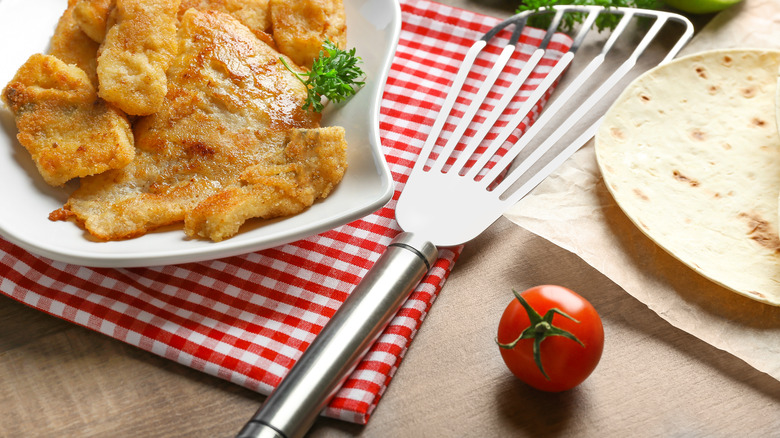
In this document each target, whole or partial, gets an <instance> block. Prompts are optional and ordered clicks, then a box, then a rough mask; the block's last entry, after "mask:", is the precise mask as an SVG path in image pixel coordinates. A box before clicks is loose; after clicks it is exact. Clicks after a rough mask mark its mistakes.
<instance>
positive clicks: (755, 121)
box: [750, 117, 766, 127]
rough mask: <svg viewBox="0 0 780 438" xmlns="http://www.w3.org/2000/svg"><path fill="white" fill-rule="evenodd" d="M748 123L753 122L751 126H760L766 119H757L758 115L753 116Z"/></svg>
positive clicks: (764, 123)
mask: <svg viewBox="0 0 780 438" xmlns="http://www.w3.org/2000/svg"><path fill="white" fill-rule="evenodd" d="M750 123H751V124H753V126H759V127H761V126H764V125H766V120H763V119H759V118H758V117H754V118H753V120H751V121H750Z"/></svg>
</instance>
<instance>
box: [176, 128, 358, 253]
mask: <svg viewBox="0 0 780 438" xmlns="http://www.w3.org/2000/svg"><path fill="white" fill-rule="evenodd" d="M346 149H347V144H346V141H345V140H344V129H343V128H341V127H327V128H319V129H301V130H293V131H290V133H289V137H288V142H287V145H286V146H285V148H284V157H283V160H282V161H283V163H281V164H276V163H273V164H262V163H261V164H258V165H255V166H250V167H248V168H246V169H245V170H244V171H243V172H242V173H241V175H240V178H239V181H238V182H236V183H234V184H231V185H230V186H227V187H225V189H224V190H221V191H219V192H218V193H216V194H214V195H212V196H209V197H208V198H206V199H204V200H203V201H201V202H200V203H199V204H198V206H197V207H195V209H194V210H193V211H191V212H189V213H188V214H187V215H186V216H185V222H184V231H185V232H186V233H187V235H189V236H199V237H205V238H209V239H211V240H214V241H220V240H223V239H225V238H228V237H231V236H233V235H235V234H236V233H238V230H239V227H240V226H241V225H242V224H243V223H244V222H245V221H246V220H247V219H250V218H266V219H269V218H275V217H281V216H290V215H293V214H296V213H300V212H301V211H303V210H304V209H306V208H307V207H309V206H310V205H312V204H313V203H314V201H316V200H317V199H318V198H325V197H327V196H328V195H329V194H330V192H331V191H332V190H333V188H334V187H335V186H336V185H337V184H338V183H339V181H341V178H342V177H343V176H344V172H345V170H346V168H347V158H346Z"/></svg>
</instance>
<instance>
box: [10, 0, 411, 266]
mask: <svg viewBox="0 0 780 438" xmlns="http://www.w3.org/2000/svg"><path fill="white" fill-rule="evenodd" d="M344 4H345V7H346V13H347V32H348V35H347V39H348V44H349V47H350V48H351V47H355V48H356V49H357V54H358V55H359V56H360V57H361V58H362V59H363V65H362V67H363V70H364V71H365V72H366V74H367V81H366V86H365V87H364V88H363V89H362V90H360V92H358V93H357V95H356V96H355V97H354V98H352V99H351V100H350V101H349V102H347V103H346V104H343V105H339V106H333V107H331V108H328V110H327V111H326V113H325V115H324V117H323V122H322V123H323V125H338V126H344V127H345V129H346V133H347V142H348V144H349V151H348V156H347V161H348V165H349V169H348V170H347V173H346V174H345V176H344V179H343V180H342V181H341V183H340V184H339V186H338V187H337V188H336V190H334V191H333V192H332V193H331V194H330V196H328V197H327V198H326V199H325V200H322V201H320V202H317V203H315V204H314V205H313V206H312V207H311V208H309V209H307V210H306V211H304V212H302V213H300V214H298V215H295V216H292V217H288V218H284V219H278V220H273V221H255V222H252V223H248V224H246V225H245V226H244V227H242V229H241V231H240V232H239V234H238V235H236V236H235V237H233V238H231V239H227V240H225V241H222V242H218V243H214V242H209V241H204V240H197V239H188V238H187V237H186V236H185V235H184V232H183V231H182V229H181V228H182V227H170V228H166V229H164V230H159V231H156V232H153V233H150V234H147V235H145V236H142V237H139V238H136V239H131V240H125V241H118V242H96V241H93V240H90V239H89V238H88V236H87V235H86V234H85V232H84V231H82V230H81V229H80V228H78V227H77V226H76V225H74V224H73V223H70V222H52V221H50V220H49V219H48V215H49V213H50V212H51V211H53V210H55V209H57V208H59V207H61V206H62V205H63V204H64V202H65V201H66V199H67V197H68V194H69V192H70V191H72V189H73V186H68V187H67V188H66V189H58V188H53V187H50V186H48V185H46V184H45V183H44V182H43V180H42V178H40V176H38V173H37V170H36V169H35V166H34V164H33V162H32V160H31V159H30V157H29V154H28V153H27V151H25V150H24V148H23V147H22V146H21V145H20V144H19V143H18V142H17V141H16V133H17V131H16V126H15V123H14V120H13V115H12V114H11V112H10V111H9V110H8V109H7V108H5V107H3V106H2V105H0V186H2V187H3V190H2V195H0V205H2V206H3V208H2V213H0V235H2V237H3V238H5V239H6V240H8V241H10V242H12V243H14V244H16V245H19V246H21V247H22V248H24V249H26V250H28V251H30V252H32V253H35V254H38V255H41V256H44V257H48V258H51V259H54V260H59V261H64V262H68V263H73V264H81V265H87V266H96V267H136V266H154V265H163V264H176V263H185V262H194V261H201V260H208V259H215V258H221V257H227V256H233V255H239V254H245V253H249V252H253V251H257V250H260V249H264V248H270V247H273V246H277V245H281V244H284V243H288V242H292V241H294V240H297V239H300V238H304V237H307V236H310V235H313V234H316V233H319V232H323V231H326V230H329V229H331V228H334V227H337V226H340V225H343V224H346V223H349V222H351V221H353V220H356V219H359V218H361V217H363V216H365V215H367V214H370V213H371V212H373V211H375V210H376V209H378V208H380V207H381V206H382V205H384V204H385V203H386V202H387V201H388V200H389V199H390V197H391V196H392V193H393V181H392V177H391V175H390V172H389V169H388V167H387V164H386V163H385V161H384V155H383V154H382V151H381V146H380V139H379V122H378V117H379V104H380V101H381V98H382V90H383V88H384V83H385V79H386V76H387V72H388V70H389V68H390V63H391V61H392V57H393V54H394V53H395V47H396V44H397V42H398V34H399V32H400V26H401V16H400V7H399V5H398V2H397V1H388V0H344ZM66 5H67V2H66V1H65V0H37V1H34V2H32V1H29V0H0V57H1V58H2V60H3V61H2V63H0V88H1V87H4V86H5V84H7V83H8V81H10V80H11V78H12V77H13V75H14V74H15V73H16V70H17V69H18V68H19V66H21V65H22V64H23V63H24V62H25V61H26V60H27V58H28V57H29V56H30V55H31V54H33V53H36V52H45V51H46V49H47V46H48V42H49V39H50V38H51V35H52V33H53V31H54V27H55V25H56V23H57V20H58V19H59V17H60V15H61V14H62V12H63V11H64V10H65V7H66Z"/></svg>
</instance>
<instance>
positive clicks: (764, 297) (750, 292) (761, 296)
mask: <svg viewBox="0 0 780 438" xmlns="http://www.w3.org/2000/svg"><path fill="white" fill-rule="evenodd" d="M747 293H749V294H752V295H755V296H757V297H760V298H763V299H766V295H764V294H762V293H761V292H756V291H754V290H749V291H747Z"/></svg>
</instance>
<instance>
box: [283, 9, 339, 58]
mask: <svg viewBox="0 0 780 438" xmlns="http://www.w3.org/2000/svg"><path fill="white" fill-rule="evenodd" d="M269 11H270V15H271V26H272V28H273V38H274V41H276V45H277V47H278V48H279V51H280V52H282V53H284V54H285V55H287V56H289V57H290V58H291V59H292V60H293V61H295V63H296V64H298V65H300V66H303V67H306V68H311V66H312V62H313V61H314V59H315V58H316V57H317V56H318V55H319V53H320V50H321V48H322V42H323V41H324V40H325V39H329V40H330V41H332V42H333V43H335V44H336V45H337V46H338V47H340V48H342V49H343V48H345V47H346V40H347V19H346V14H345V12H344V3H343V2H342V1H341V0H270V1H269Z"/></svg>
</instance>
